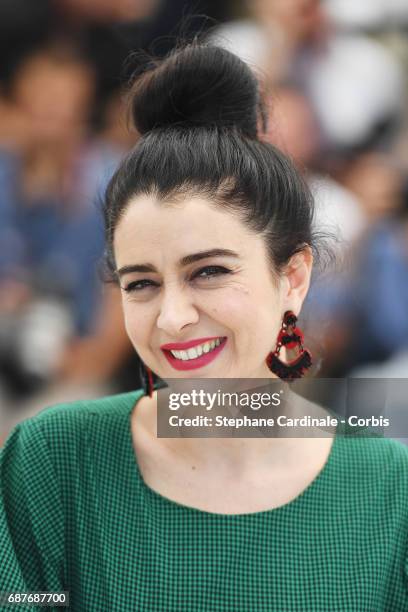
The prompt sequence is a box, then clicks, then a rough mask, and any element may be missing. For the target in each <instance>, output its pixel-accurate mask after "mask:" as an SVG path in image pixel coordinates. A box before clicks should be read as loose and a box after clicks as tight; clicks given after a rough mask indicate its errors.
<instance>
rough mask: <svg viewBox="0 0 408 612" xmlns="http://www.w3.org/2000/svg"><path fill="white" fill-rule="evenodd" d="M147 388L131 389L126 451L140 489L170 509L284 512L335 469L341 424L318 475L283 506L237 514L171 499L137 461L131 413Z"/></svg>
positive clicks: (203, 513)
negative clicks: (154, 485)
mask: <svg viewBox="0 0 408 612" xmlns="http://www.w3.org/2000/svg"><path fill="white" fill-rule="evenodd" d="M143 395H144V392H143V390H142V389H140V390H138V391H136V392H132V394H131V398H132V401H131V402H130V406H128V410H127V411H126V414H125V416H126V419H125V423H126V455H127V456H129V458H130V465H131V468H132V470H133V471H134V472H135V474H136V478H137V480H138V481H139V484H140V486H141V489H142V491H143V492H144V493H146V495H147V496H148V497H149V498H150V499H151V500H153V501H156V502H158V503H161V504H163V505H167V506H168V507H169V508H171V509H178V510H179V511H183V512H189V513H190V514H195V515H196V516H199V515H201V516H208V517H213V518H214V519H215V518H220V519H221V520H228V519H229V520H237V519H239V518H241V519H243V518H249V517H266V516H267V515H274V516H277V515H278V514H281V513H285V512H288V511H291V510H292V509H293V508H295V507H296V506H298V505H300V504H302V503H304V502H306V501H307V499H308V497H309V496H310V495H311V494H312V493H313V491H315V490H316V489H318V488H319V487H320V486H321V485H322V484H323V483H324V482H325V480H327V477H328V474H329V472H330V471H331V470H332V468H333V465H334V463H335V461H336V457H337V454H338V447H339V439H340V437H341V436H340V435H339V426H337V428H336V433H335V435H334V437H333V443H332V445H331V447H330V452H329V454H328V457H327V459H326V461H325V463H324V465H323V467H322V469H321V470H320V471H319V473H318V474H317V475H316V476H315V478H314V479H313V480H312V481H311V482H310V483H309V484H308V485H307V487H305V488H304V489H303V491H301V492H300V493H299V494H298V495H297V496H296V497H295V498H293V499H292V500H290V501H288V502H286V503H285V504H282V505H280V506H277V507H276V508H270V509H266V510H260V511H256V512H243V513H239V514H237V513H235V514H226V513H223V512H211V511H208V510H202V509H201V508H195V507H194V506H188V505H186V504H182V503H180V502H177V501H175V500H173V499H170V498H169V497H166V496H165V495H162V494H161V493H159V492H158V491H156V490H155V489H152V488H151V487H150V486H149V485H148V484H147V483H146V482H145V480H144V478H143V476H142V473H141V471H140V468H139V464H138V460H137V456H136V452H135V448H134V445H133V436H132V414H133V410H134V409H136V406H137V403H138V402H139V400H140V399H141V398H142V397H143Z"/></svg>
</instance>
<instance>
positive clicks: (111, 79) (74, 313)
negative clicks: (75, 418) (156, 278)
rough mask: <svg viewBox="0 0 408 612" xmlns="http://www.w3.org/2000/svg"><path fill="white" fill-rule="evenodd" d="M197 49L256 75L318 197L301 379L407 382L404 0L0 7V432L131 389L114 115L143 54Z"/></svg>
mask: <svg viewBox="0 0 408 612" xmlns="http://www.w3.org/2000/svg"><path fill="white" fill-rule="evenodd" d="M204 33H206V34H207V36H209V37H210V39H212V40H214V41H216V42H217V43H218V44H221V45H223V46H225V47H227V48H229V49H231V50H232V51H234V52H235V53H237V54H238V55H240V56H241V57H242V58H243V59H245V60H246V61H247V62H249V64H250V65H251V66H252V67H253V68H254V70H255V71H256V72H257V74H258V76H259V78H260V80H261V83H262V88H263V93H264V97H265V101H266V107H267V111H268V115H269V127H268V132H267V134H266V135H265V138H266V139H267V140H268V141H269V142H272V143H273V144H276V145H277V146H279V147H280V148H281V149H283V150H284V151H285V152H286V153H288V154H289V155H290V157H291V158H292V159H293V160H294V161H295V163H296V164H297V165H298V167H299V168H300V170H301V172H302V173H304V175H305V177H306V179H307V181H308V183H309V185H310V187H311V190H312V192H313V194H314V196H315V201H316V216H315V231H316V235H319V236H320V237H321V242H322V244H325V245H326V247H327V248H326V249H323V250H322V251H321V252H322V257H321V260H319V261H316V266H315V272H314V275H313V283H312V287H311V290H310V292H309V295H308V297H307V299H306V302H305V305H304V309H303V311H302V316H301V320H302V322H303V327H304V331H305V344H307V346H308V348H310V350H311V351H312V353H313V354H314V356H315V373H314V374H315V375H317V376H321V377H329V378H330V377H333V378H334V377H344V376H368V377H370V376H371V377H374V378H375V377H382V376H386V377H390V378H393V377H395V378H397V377H402V378H404V377H406V378H408V181H407V177H408V111H407V109H408V105H407V97H408V78H407V77H408V4H407V3H406V2H404V1H402V0H375V1H374V0H364V1H363V0H359V2H358V3H356V2H352V1H351V0H350V1H349V0H230V1H229V2H227V1H225V2H223V3H220V2H216V1H215V0H194V1H188V0H36V1H35V2H32V0H2V2H1V3H0V50H1V57H2V62H1V67H0V245H1V249H0V406H1V407H2V408H1V415H0V418H1V419H3V421H2V423H1V424H0V425H1V427H0V432H1V429H2V428H3V429H4V428H5V427H6V426H5V425H4V423H5V422H6V421H7V418H10V419H11V420H13V419H15V420H16V419H19V418H21V416H23V415H24V416H25V414H26V413H27V411H28V412H29V411H35V410H37V409H39V408H41V407H43V406H44V405H47V404H51V403H54V402H55V401H66V400H69V399H71V398H72V399H78V398H80V397H88V396H89V397H94V396H95V397H96V396H100V395H101V394H103V393H110V392H118V391H126V390H129V389H132V388H137V387H138V386H139V379H138V367H137V366H138V364H137V358H136V356H135V355H134V354H133V351H132V349H131V347H130V344H129V342H128V340H127V338H126V334H125V330H124V326H123V323H122V317H121V308H120V296H119V294H118V290H117V289H116V288H115V287H114V286H112V285H109V284H106V283H104V280H103V269H102V267H101V261H102V255H103V251H104V237H103V223H102V214H101V202H102V199H103V191H104V187H105V186H106V183H107V181H108V180H109V177H110V176H111V174H112V172H113V171H114V169H115V166H116V165H117V163H118V161H119V160H120V159H121V157H122V156H123V155H124V154H125V153H126V151H127V150H128V149H129V148H130V147H131V146H132V145H133V144H134V143H135V142H136V139H137V134H135V133H133V132H132V130H130V129H129V128H128V125H127V118H126V109H125V102H124V100H125V92H126V86H127V83H128V81H129V78H130V76H131V75H132V74H133V73H134V72H135V71H137V70H138V68H139V66H140V62H142V61H143V60H142V58H143V52H144V51H147V52H149V53H154V54H155V55H156V56H157V55H158V56H160V55H162V54H164V53H166V52H167V51H169V50H170V49H171V48H172V47H173V46H174V45H175V43H176V42H177V40H178V38H179V37H182V38H189V37H193V36H195V35H197V34H200V35H204ZM306 339H307V343H306ZM6 415H8V416H6Z"/></svg>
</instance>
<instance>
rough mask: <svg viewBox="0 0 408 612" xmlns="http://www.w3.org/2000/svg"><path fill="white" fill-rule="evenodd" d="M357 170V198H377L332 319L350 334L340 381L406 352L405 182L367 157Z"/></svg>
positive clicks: (340, 360)
mask: <svg viewBox="0 0 408 612" xmlns="http://www.w3.org/2000/svg"><path fill="white" fill-rule="evenodd" d="M361 164H362V167H363V168H364V174H366V177H365V178H366V180H365V181H364V180H363V177H361V180H360V181H358V184H359V186H360V188H361V192H363V189H364V190H365V191H364V193H365V194H367V191H369V190H371V189H372V188H373V186H374V187H375V188H376V189H375V191H376V195H377V197H374V195H373V200H374V201H375V203H374V206H373V207H372V210H373V213H372V214H373V215H375V219H374V220H373V223H372V225H371V226H370V228H369V230H368V231H367V232H366V233H365V235H364V238H363V239H362V240H361V241H360V243H359V245H358V250H357V253H356V264H355V267H354V270H353V274H352V275H351V278H350V284H349V287H348V290H347V292H345V294H344V295H343V299H342V300H341V301H340V308H339V310H338V312H337V313H336V318H337V321H338V324H339V325H342V326H344V327H345V328H348V329H349V330H350V332H349V334H348V336H347V341H346V342H345V344H344V346H343V347H342V350H341V351H337V355H336V363H335V364H334V367H335V369H336V370H337V372H340V374H344V375H346V374H349V373H350V372H353V370H355V369H356V368H361V367H363V366H366V365H368V364H383V365H384V366H386V364H387V363H388V362H390V361H391V360H394V359H396V358H397V357H398V355H399V354H400V353H404V352H406V351H407V350H408V190H407V178H406V176H405V175H404V174H403V173H402V172H401V170H400V169H399V168H398V165H397V164H396V163H394V164H393V163H392V160H391V159H387V158H380V157H379V156H370V158H369V159H365V160H364V164H363V160H362V161H361ZM373 371H374V370H373ZM406 371H408V370H406ZM389 375H390V376H391V377H392V372H391V371H389Z"/></svg>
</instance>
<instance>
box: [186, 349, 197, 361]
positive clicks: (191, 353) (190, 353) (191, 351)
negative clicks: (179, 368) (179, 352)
mask: <svg viewBox="0 0 408 612" xmlns="http://www.w3.org/2000/svg"><path fill="white" fill-rule="evenodd" d="M187 355H188V358H189V359H197V357H198V355H197V351H196V350H195V348H189V349H188V351H187Z"/></svg>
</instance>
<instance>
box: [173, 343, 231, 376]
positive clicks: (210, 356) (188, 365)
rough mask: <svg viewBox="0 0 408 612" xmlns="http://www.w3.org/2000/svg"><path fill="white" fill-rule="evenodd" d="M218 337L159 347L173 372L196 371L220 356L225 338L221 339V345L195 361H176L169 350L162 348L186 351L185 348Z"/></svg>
mask: <svg viewBox="0 0 408 612" xmlns="http://www.w3.org/2000/svg"><path fill="white" fill-rule="evenodd" d="M219 337H220V336H216V337H215V338H203V339H200V340H190V342H184V343H182V342H177V343H170V344H164V345H163V346H161V349H163V353H164V354H165V356H166V359H167V361H168V362H169V363H170V365H171V366H173V368H174V369H175V370H196V369H197V368H202V367H203V366H205V365H207V364H208V363H211V361H214V359H215V358H216V357H217V355H219V354H220V352H221V351H222V349H223V348H224V346H225V345H226V343H227V338H222V340H221V343H220V344H219V345H218V346H216V347H215V348H214V349H213V350H212V351H210V352H209V353H203V354H202V355H200V357H196V358H195V359H188V360H186V361H183V360H182V359H177V358H176V357H174V355H172V354H171V352H170V349H166V348H164V347H167V346H169V347H171V349H172V350H176V351H177V350H186V349H187V348H192V347H193V346H197V344H203V343H204V342H208V341H209V340H216V339H217V338H219Z"/></svg>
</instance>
